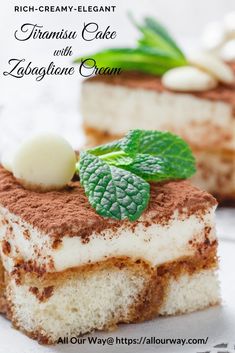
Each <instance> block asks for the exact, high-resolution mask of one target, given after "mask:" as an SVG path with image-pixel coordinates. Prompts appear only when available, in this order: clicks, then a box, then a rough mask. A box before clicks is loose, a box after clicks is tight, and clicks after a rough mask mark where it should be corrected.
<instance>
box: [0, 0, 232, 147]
mask: <svg viewBox="0 0 235 353" xmlns="http://www.w3.org/2000/svg"><path fill="white" fill-rule="evenodd" d="M42 4H43V5H76V6H77V5H83V6H85V7H87V6H88V5H93V6H94V5H116V11H115V12H114V13H85V12H84V13H77V12H75V13H59V12H57V13H32V12H28V13H15V12H14V6H15V5H18V6H19V5H26V3H25V2H24V1H21V2H20V1H15V0H11V1H10V2H9V1H8V0H2V1H1V5H0V7H1V11H0V28H1V31H0V41H1V56H0V66H1V76H0V93H1V94H0V154H1V151H2V150H3V149H6V148H9V146H11V145H14V144H15V143H18V142H19V141H20V140H21V139H23V138H24V137H25V136H27V135H28V134H32V133H34V132H38V131H45V130H49V131H54V132H58V133H61V134H62V135H64V136H65V137H66V138H67V139H69V140H70V142H71V143H72V144H73V145H74V147H76V148H77V147H79V146H80V145H81V144H82V143H83V141H84V140H83V135H82V133H81V129H80V128H81V119H82V118H81V116H80V112H79V89H80V83H81V77H80V76H79V74H78V73H77V74H74V75H73V76H70V77H65V76H62V77H60V76H57V77H52V76H50V77H49V76H47V77H45V78H44V79H43V80H42V81H40V82H37V81H35V77H33V76H26V77H24V78H12V77H9V76H6V77H5V76H3V74H2V73H3V71H6V70H9V68H10V66H9V65H8V60H9V59H11V58H20V59H21V58H25V59H26V61H27V62H29V61H32V63H33V66H47V65H48V64H49V63H50V62H51V61H54V62H55V64H56V65H57V66H69V65H72V59H73V58H75V57H76V56H78V55H82V54H87V53H92V52H94V51H96V50H97V49H100V48H103V47H109V46H119V45H120V46H125V45H133V40H134V39H135V38H136V36H137V33H136V31H135V28H134V26H133V25H132V24H131V23H130V21H129V20H128V18H127V12H128V11H131V12H132V14H133V15H134V16H135V18H137V19H138V20H139V19H141V18H142V17H143V16H144V15H151V16H154V17H156V18H157V19H159V20H160V21H162V22H163V23H164V24H165V25H166V26H167V27H168V28H169V30H170V31H171V33H172V34H173V36H174V37H175V38H176V39H177V40H178V42H179V43H180V44H181V46H182V47H183V48H184V49H185V50H187V49H188V48H191V47H197V46H200V43H201V35H202V31H203V28H204V27H205V26H206V24H207V23H208V22H210V21H215V20H221V19H222V18H223V16H224V15H225V14H227V13H228V12H231V11H233V10H235V2H234V0H197V1H194V0H177V1H174V0H145V1H136V0H128V1H126V0H118V1H117V0H112V1H110V0H109V1H107V0H102V1H99V2H94V1H91V0H90V1H89V0H83V1H82V2H80V3H78V2H76V1H74V0H71V1H61V0H50V2H49V3H47V4H46V3H44V2H43V3H42ZM27 5H35V6H37V5H38V1H37V0H31V1H29V2H28V3H27ZM92 21H95V22H97V23H99V25H100V29H102V30H104V29H105V28H106V27H107V26H108V25H110V26H111V28H112V29H113V30H116V31H117V38H116V39H115V40H97V41H92V42H85V41H84V40H82V39H81V37H78V38H77V39H76V40H39V39H35V40H33V39H32V40H28V41H25V42H20V41H17V40H16V39H15V38H14V32H15V31H16V30H17V29H19V28H20V26H21V25H22V24H23V23H27V22H28V23H33V24H38V25H43V29H44V30H48V31H59V30H61V29H62V28H64V29H68V30H76V31H77V32H78V33H79V34H80V33H81V30H82V28H83V24H84V22H92ZM70 45H72V47H73V57H53V52H54V50H56V49H62V48H63V47H65V46H70Z"/></svg>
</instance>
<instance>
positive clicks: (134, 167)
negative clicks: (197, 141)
mask: <svg viewBox="0 0 235 353" xmlns="http://www.w3.org/2000/svg"><path fill="white" fill-rule="evenodd" d="M122 149H123V151H124V152H125V153H127V154H128V155H130V156H131V157H132V158H133V162H132V163H130V164H129V165H128V166H127V167H126V168H127V169H128V170H130V171H131V172H133V173H136V174H137V175H139V176H141V177H143V178H144V179H145V180H151V181H160V180H170V179H184V178H189V177H191V176H192V175H193V174H194V173H195V171H196V168H195V158H194V156H193V154H192V151H191V149H190V147H189V146H188V144H187V143H186V142H185V141H184V140H182V139H181V138H180V137H178V136H176V135H173V134H171V133H169V132H163V131H148V130H132V131H130V132H129V133H128V134H127V136H126V137H125V138H124V139H123V140H122ZM150 157H151V158H150ZM123 167H124V166H123Z"/></svg>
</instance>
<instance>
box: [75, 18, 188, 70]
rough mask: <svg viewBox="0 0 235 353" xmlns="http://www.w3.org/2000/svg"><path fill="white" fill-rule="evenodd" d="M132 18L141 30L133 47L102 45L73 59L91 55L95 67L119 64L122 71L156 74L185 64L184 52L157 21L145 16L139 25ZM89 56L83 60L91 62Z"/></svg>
mask: <svg viewBox="0 0 235 353" xmlns="http://www.w3.org/2000/svg"><path fill="white" fill-rule="evenodd" d="M132 22H133V24H134V25H135V26H136V27H137V29H138V30H139V31H140V33H141V37H140V39H139V40H138V41H137V43H136V46H135V47H133V48H112V49H104V50H101V51H99V52H96V53H93V54H90V55H89V56H87V55H85V56H81V57H78V58H76V59H75V61H74V62H75V63H81V62H82V61H84V60H87V59H89V58H90V59H91V58H92V59H93V60H95V62H96V66H97V67H98V68H102V67H110V68H121V70H124V71H141V72H145V73H149V74H152V75H156V76H161V75H163V74H164V73H165V72H166V71H168V70H169V69H171V68H174V67H178V66H185V65H187V60H186V58H185V55H184V54H183V52H182V51H181V49H180V48H179V47H178V45H177V44H176V42H175V41H174V39H173V38H172V37H171V35H170V34H169V32H168V31H167V30H166V29H165V28H164V27H163V26H162V25H161V24H160V23H159V22H158V21H156V20H155V19H153V18H151V17H147V18H145V19H144V21H143V24H141V25H140V24H138V23H136V22H135V21H134V20H133V19H132ZM93 60H92V61H91V60H90V61H89V60H87V61H86V65H94V61H93Z"/></svg>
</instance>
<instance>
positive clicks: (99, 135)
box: [78, 19, 235, 201]
mask: <svg viewBox="0 0 235 353" xmlns="http://www.w3.org/2000/svg"><path fill="white" fill-rule="evenodd" d="M149 21H150V19H146V25H145V27H144V31H145V32H144V33H145V36H147V33H148V35H149V36H150V34H151V35H152V37H153V38H154V36H156V38H159V36H160V32H159V28H158V27H157V26H158V24H156V23H155V22H154V23H155V27H154V25H153V23H152V22H150V23H149ZM151 21H153V20H151ZM152 37H151V38H152ZM144 39H145V47H141V46H139V47H138V48H136V49H135V48H134V49H129V52H128V56H127V49H122V50H121V49H120V50H116V49H113V50H105V51H103V52H100V53H96V54H94V55H91V56H90V57H91V58H93V59H94V60H95V61H96V65H97V66H98V67H103V66H110V67H117V66H118V65H119V67H121V68H122V72H121V73H120V74H119V75H116V74H111V75H96V76H93V77H90V78H88V79H86V80H84V81H83V84H82V93H81V111H82V116H83V118H84V128H85V132H86V135H87V138H88V144H90V145H92V144H94V145H95V144H97V143H104V142H107V141H110V140H113V139H116V138H120V136H123V135H124V134H125V133H126V132H127V131H128V130H129V129H138V128H139V129H142V128H146V127H147V128H149V129H156V130H168V131H172V132H174V133H176V134H178V135H180V136H182V137H183V138H184V139H185V140H186V141H187V142H188V143H189V144H190V145H191V147H192V149H193V152H194V154H195V156H196V158H197V170H198V171H197V173H196V175H195V176H194V178H193V182H194V183H195V184H196V185H198V186H199V187H201V188H203V189H206V190H207V191H209V192H211V193H213V194H214V195H216V196H217V197H218V198H219V199H220V200H234V201H235V113H234V112H235V93H234V92H235V91H234V90H235V80H234V74H233V72H234V71H235V65H234V64H230V66H228V65H226V64H225V63H223V62H221V60H220V59H218V58H215V57H212V55H211V54H206V53H196V54H195V53H193V54H190V55H189V57H188V58H187V59H186V58H184V57H183V58H182V55H181V56H180V54H179V53H177V52H175V51H174V48H173V49H171V51H169V49H168V50H166V49H165V47H164V48H161V47H159V42H157V44H155V47H154V46H153V42H152V41H151V40H149V41H148V37H147V39H146V37H144ZM164 39H165V38H161V40H164ZM141 43H142V41H140V44H141ZM166 43H168V42H166ZM168 44H169V43H168ZM146 45H149V47H148V50H149V51H150V49H151V55H150V54H148V55H149V61H147V60H146V55H147V53H146V50H147V48H146ZM154 50H155V51H156V52H155V63H154V57H153V53H154ZM164 50H166V51H164ZM159 52H160V54H159ZM137 54H138V56H137ZM141 55H142V56H141ZM159 55H161V56H162V55H165V56H164V61H163V62H161V61H160V59H159ZM169 57H170V58H171V60H172V61H173V59H174V60H175V61H173V63H172V61H169ZM83 58H84V57H83ZM137 58H138V60H139V61H140V63H136V60H137ZM81 60H82V59H78V62H81ZM89 60H91V59H89ZM89 60H87V61H86V64H89V63H90V65H93V61H89ZM82 64H83V62H81V65H82ZM137 64H138V65H137ZM174 65H175V68H173V69H172V66H174ZM182 65H186V66H184V67H180V66H182ZM156 66H157V67H159V68H160V69H161V70H160V69H159V72H155V71H156ZM176 66H179V67H176ZM130 70H131V71H130ZM160 76H162V77H160Z"/></svg>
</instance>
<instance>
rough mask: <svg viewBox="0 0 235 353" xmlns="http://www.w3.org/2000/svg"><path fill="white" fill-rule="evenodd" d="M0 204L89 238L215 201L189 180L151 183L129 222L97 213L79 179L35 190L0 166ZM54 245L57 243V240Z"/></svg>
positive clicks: (48, 227)
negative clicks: (61, 187)
mask: <svg viewBox="0 0 235 353" xmlns="http://www.w3.org/2000/svg"><path fill="white" fill-rule="evenodd" d="M0 204H1V205H2V206H3V207H5V208H7V209H8V210H9V211H10V212H11V213H14V214H15V215H17V216H19V217H20V218H21V219H22V220H23V221H26V222H28V223H29V224H31V225H32V226H33V227H36V228H37V229H38V230H40V231H42V232H44V233H46V234H49V235H50V236H52V237H54V238H55V239H57V240H58V239H61V238H62V237H63V236H70V237H73V236H79V237H81V239H82V241H83V242H87V241H89V236H90V235H91V233H92V232H93V231H95V232H96V233H100V232H102V231H103V230H105V229H112V230H114V232H115V230H116V229H118V228H119V227H120V226H121V225H126V226H127V227H129V228H131V229H132V230H134V229H135V227H136V225H137V224H139V223H143V224H152V223H153V222H156V223H160V224H163V225H164V224H167V222H168V221H169V219H170V218H171V216H172V214H173V213H174V211H175V210H176V209H178V212H179V213H180V214H182V215H184V217H187V216H190V215H192V214H196V215H198V216H201V215H202V214H204V213H205V212H206V211H207V209H208V207H210V206H212V205H216V204H217V202H216V200H215V199H214V198H213V196H211V195H210V194H208V193H207V192H205V191H201V190H199V189H197V188H196V187H194V186H192V185H191V184H190V183H189V182H188V181H183V180H182V181H172V182H167V183H158V184H152V185H151V199H150V203H149V206H148V208H147V209H146V211H145V212H144V213H143V215H142V217H141V218H140V219H138V220H137V221H135V222H133V223H131V222H129V221H127V220H125V221H115V220H112V219H108V218H103V217H101V216H99V215H98V214H97V213H96V212H95V210H93V209H92V208H91V206H90V204H89V202H88V200H87V197H86V196H85V194H84V191H83V188H82V187H81V186H80V184H79V182H78V181H75V182H72V183H70V185H69V186H68V187H67V188H66V189H64V190H61V191H48V192H44V193H41V192H37V191H32V190H26V189H24V187H23V186H21V185H20V184H19V183H18V182H17V180H16V179H15V178H14V177H13V175H12V174H11V173H9V172H8V171H6V170H5V169H4V168H2V167H1V166H0ZM55 245H59V242H56V243H55Z"/></svg>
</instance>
